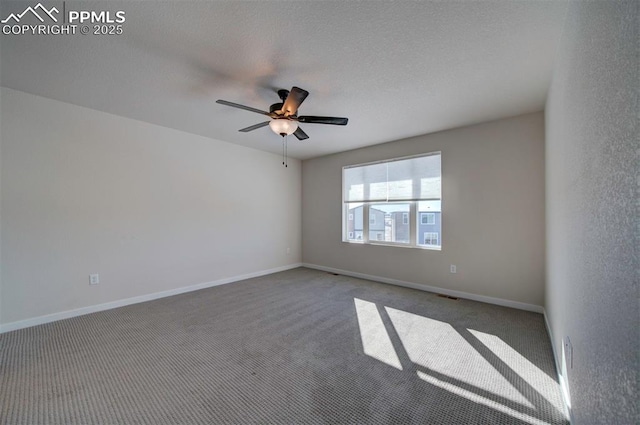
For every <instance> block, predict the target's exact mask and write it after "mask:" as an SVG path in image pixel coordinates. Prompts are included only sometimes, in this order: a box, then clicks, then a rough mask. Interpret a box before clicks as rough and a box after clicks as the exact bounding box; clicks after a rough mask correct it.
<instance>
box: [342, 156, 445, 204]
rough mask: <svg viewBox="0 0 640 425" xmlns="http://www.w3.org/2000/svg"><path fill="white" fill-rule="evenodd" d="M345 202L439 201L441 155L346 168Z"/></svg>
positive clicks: (344, 179) (344, 182) (344, 183)
mask: <svg viewBox="0 0 640 425" xmlns="http://www.w3.org/2000/svg"><path fill="white" fill-rule="evenodd" d="M342 176H343V193H344V201H345V202H354V201H355V202H359V201H371V202H380V201H385V202H392V201H408V200H419V199H422V200H426V199H439V198H440V184H441V177H440V154H439V153H435V154H430V155H425V156H418V157H413V158H405V159H394V160H390V161H387V162H380V163H373V164H367V165H357V166H353V167H345V168H343V174H342Z"/></svg>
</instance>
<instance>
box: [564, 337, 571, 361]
mask: <svg viewBox="0 0 640 425" xmlns="http://www.w3.org/2000/svg"><path fill="white" fill-rule="evenodd" d="M563 344H564V347H563V348H564V355H565V361H566V362H567V368H569V369H573V345H571V340H570V339H569V337H568V336H567V337H565V339H564V343H563Z"/></svg>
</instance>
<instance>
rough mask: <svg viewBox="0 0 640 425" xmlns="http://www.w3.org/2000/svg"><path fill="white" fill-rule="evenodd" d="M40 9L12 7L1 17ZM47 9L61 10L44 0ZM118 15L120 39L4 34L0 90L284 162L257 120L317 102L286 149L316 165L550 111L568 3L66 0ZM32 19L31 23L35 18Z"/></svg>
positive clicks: (5, 5)
mask: <svg viewBox="0 0 640 425" xmlns="http://www.w3.org/2000/svg"><path fill="white" fill-rule="evenodd" d="M35 3H36V2H35V1H34V2H11V1H2V3H1V4H0V12H1V13H0V15H1V16H2V18H3V19H4V18H5V17H6V16H8V15H9V13H11V12H20V11H21V10H24V8H25V6H28V5H34V4H35ZM43 3H44V4H45V5H46V6H52V5H57V6H58V7H59V8H60V9H62V2H55V1H51V2H49V1H45V2H43ZM65 6H66V7H67V8H70V7H73V8H75V9H78V10H79V9H85V10H110V11H116V10H123V11H125V12H126V22H125V23H124V24H123V28H124V34H122V35H111V36H108V35H100V36H99V35H91V34H89V35H79V34H76V35H67V36H60V35H59V36H43V35H36V36H33V35H2V36H0V40H1V41H0V43H1V44H0V61H1V69H0V82H1V84H2V86H5V87H9V88H13V89H16V90H22V91H25V92H28V93H33V94H36V95H40V96H44V97H48V98H52V99H57V100H60V101H64V102H69V103H73V104H76V105H81V106H85V107H88V108H93V109H97V110H100V111H105V112H109V113H112V114H116V115H121V116H124V117H129V118H134V119H138V120H142V121H147V122H150V123H154V124H159V125H162V126H166V127H171V128H175V129H179V130H183V131H187V132H190V133H195V134H200V135H203V136H207V137H210V138H213V139H218V140H223V141H227V142H232V143H237V144H240V145H244V146H249V147H253V148H257V149H261V150H265V151H270V152H274V153H278V152H280V149H281V144H280V138H279V136H276V135H275V134H274V133H273V132H271V130H270V129H269V128H268V127H264V128H261V129H259V130H256V131H254V132H251V133H239V132H238V131H237V130H238V129H240V128H243V127H247V126H249V125H252V124H256V123H259V122H261V121H264V117H262V116H260V115H258V114H254V113H251V112H247V111H243V110H239V109H233V108H229V107H225V106H222V105H218V104H216V103H215V100H216V99H225V100H229V101H232V102H237V103H242V104H246V105H249V106H253V107H256V108H259V109H268V107H269V105H270V104H272V103H275V102H277V101H278V97H277V95H276V93H275V90H274V89H278V88H287V89H288V88H290V87H291V86H293V85H297V86H300V87H302V88H304V89H306V90H308V91H309V92H310V95H309V97H308V98H307V100H306V101H305V102H304V104H303V105H302V107H301V108H300V111H299V114H300V115H335V116H344V117H348V118H349V125H348V126H346V127H338V126H328V125H318V124H305V125H302V127H303V129H304V130H305V131H306V132H307V134H309V136H310V139H308V140H305V141H298V140H296V139H295V138H293V137H291V138H290V144H289V154H290V155H291V156H293V157H297V158H301V159H304V158H311V157H314V156H319V155H324V154H328V153H333V152H339V151H344V150H348V149H353V148H357V147H361V146H366V145H373V144H378V143H383V142H388V141H391V140H397V139H400V138H404V137H410V136H414V135H419V134H425V133H430V132H434V131H439V130H444V129H448V128H453V127H459V126H463V125H468V124H472V123H477V122H482V121H487V120H492V119H497V118H502V117H506V116H513V115H518V114H522V113H526V112H533V111H538V110H541V109H542V108H543V107H544V102H545V99H546V94H547V89H548V86H549V82H550V78H551V71H552V67H553V59H554V56H555V50H556V46H557V42H558V40H559V38H560V33H561V30H562V23H563V18H564V14H565V10H566V6H567V4H566V2H564V1H538V0H535V1H515V0H508V1H492V2H486V1H474V2H471V1H461V2H457V1H448V2H444V1H442V2H441V1H438V2H426V1H425V2H417V1H394V2H382V1H380V2H378V1H376V2H364V1H357V2H356V1H341V2H333V1H316V2H310V1H258V2H250V1H238V0H235V1H215V2H188V1H174V2H150V1H149V2H145V1H140V2H114V1H99V2H90V3H82V2H75V1H74V2H70V1H67V2H66V4H65ZM36 23H37V22H36Z"/></svg>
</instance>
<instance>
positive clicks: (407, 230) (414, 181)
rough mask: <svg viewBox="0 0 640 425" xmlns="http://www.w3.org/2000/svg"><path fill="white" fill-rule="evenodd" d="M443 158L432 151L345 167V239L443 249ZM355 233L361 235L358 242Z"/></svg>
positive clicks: (343, 170) (343, 180) (343, 181)
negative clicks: (441, 242)
mask: <svg viewBox="0 0 640 425" xmlns="http://www.w3.org/2000/svg"><path fill="white" fill-rule="evenodd" d="M440 157H441V155H440V152H434V153H429V154H426V155H419V156H413V157H405V158H396V159H391V160H387V161H380V162H374V163H369V164H359V165H352V166H347V167H344V168H343V169H342V185H343V210H344V214H343V216H342V217H343V218H342V220H343V232H342V234H343V237H342V238H343V240H344V241H347V242H359V243H372V244H383V245H397V246H409V247H419V248H429V249H440V241H441V221H442V220H441V217H440V215H441V204H442V199H441V171H440ZM354 212H356V213H357V214H361V215H360V217H361V218H360V219H358V215H355V216H352V214H354ZM366 217H369V219H368V220H367V219H366ZM354 218H355V220H354ZM362 218H364V220H362ZM354 226H355V227H354ZM424 226H429V227H426V228H425V227H424ZM354 230H356V231H361V233H358V234H357V236H356V238H355V239H354V238H353V237H352V236H351V234H350V232H353V231H354ZM427 234H429V236H428V238H427Z"/></svg>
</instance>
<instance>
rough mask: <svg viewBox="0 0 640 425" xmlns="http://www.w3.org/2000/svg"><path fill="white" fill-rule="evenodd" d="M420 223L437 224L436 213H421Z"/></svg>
mask: <svg viewBox="0 0 640 425" xmlns="http://www.w3.org/2000/svg"><path fill="white" fill-rule="evenodd" d="M349 220H351V218H349ZM420 224H436V215H435V214H434V213H420Z"/></svg>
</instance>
